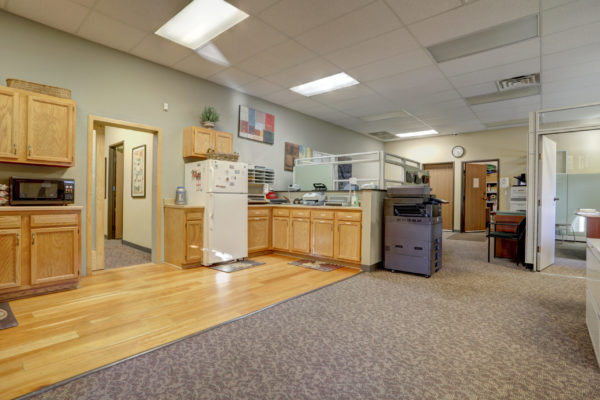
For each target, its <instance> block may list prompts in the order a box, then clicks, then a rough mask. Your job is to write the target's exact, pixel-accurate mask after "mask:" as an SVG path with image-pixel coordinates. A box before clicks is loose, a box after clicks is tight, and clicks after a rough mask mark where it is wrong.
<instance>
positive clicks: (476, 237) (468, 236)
mask: <svg viewBox="0 0 600 400" xmlns="http://www.w3.org/2000/svg"><path fill="white" fill-rule="evenodd" d="M448 239H451V240H468V241H469V242H485V241H486V240H487V238H486V237H485V233H481V232H477V233H464V232H462V233H455V234H454V235H451V236H448Z"/></svg>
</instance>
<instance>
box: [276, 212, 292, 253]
mask: <svg viewBox="0 0 600 400" xmlns="http://www.w3.org/2000/svg"><path fill="white" fill-rule="evenodd" d="M273 249H275V250H285V251H288V250H289V249H290V218H289V217H273Z"/></svg>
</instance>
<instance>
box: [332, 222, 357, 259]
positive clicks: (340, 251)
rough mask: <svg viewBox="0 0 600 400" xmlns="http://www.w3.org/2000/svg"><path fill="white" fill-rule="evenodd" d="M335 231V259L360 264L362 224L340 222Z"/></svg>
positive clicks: (337, 223)
mask: <svg viewBox="0 0 600 400" xmlns="http://www.w3.org/2000/svg"><path fill="white" fill-rule="evenodd" d="M336 225H337V226H336V231H335V258H339V259H341V260H348V261H355V262H360V246H361V226H360V222H350V221H338V222H336Z"/></svg>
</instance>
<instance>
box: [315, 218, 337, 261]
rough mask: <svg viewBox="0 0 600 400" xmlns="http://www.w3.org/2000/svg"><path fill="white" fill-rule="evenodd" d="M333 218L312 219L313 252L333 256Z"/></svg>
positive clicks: (323, 255)
mask: <svg viewBox="0 0 600 400" xmlns="http://www.w3.org/2000/svg"><path fill="white" fill-rule="evenodd" d="M333 224H334V222H333V220H326V219H315V220H313V221H312V232H311V234H312V254H313V255H315V256H321V257H329V258H333Z"/></svg>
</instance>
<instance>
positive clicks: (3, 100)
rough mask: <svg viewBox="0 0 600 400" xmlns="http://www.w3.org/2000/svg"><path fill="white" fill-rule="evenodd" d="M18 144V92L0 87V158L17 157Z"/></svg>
mask: <svg viewBox="0 0 600 400" xmlns="http://www.w3.org/2000/svg"><path fill="white" fill-rule="evenodd" d="M18 145H19V93H17V92H15V91H12V90H10V89H8V88H4V87H0V159H1V158H8V159H15V158H17V151H18Z"/></svg>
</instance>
